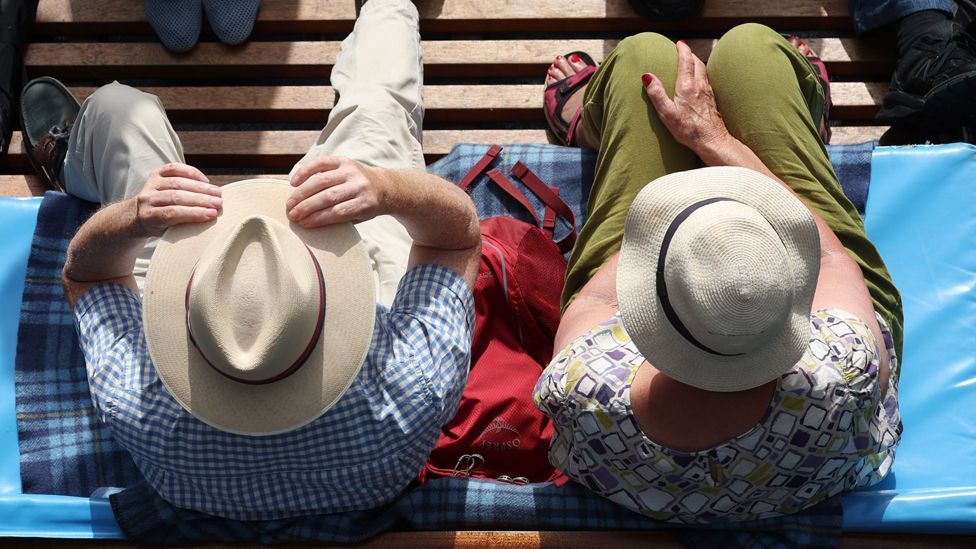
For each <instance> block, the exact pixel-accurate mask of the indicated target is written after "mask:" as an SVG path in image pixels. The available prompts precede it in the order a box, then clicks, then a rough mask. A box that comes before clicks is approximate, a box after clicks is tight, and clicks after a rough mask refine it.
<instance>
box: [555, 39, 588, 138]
mask: <svg viewBox="0 0 976 549" xmlns="http://www.w3.org/2000/svg"><path fill="white" fill-rule="evenodd" d="M572 55H576V56H579V58H580V60H581V61H583V63H585V64H586V67H585V68H584V69H583V70H581V71H580V72H578V73H576V74H574V75H572V76H569V77H567V78H563V79H562V80H556V81H555V82H553V83H551V84H549V85H548V86H546V90H545V92H544V95H543V99H544V102H543V106H542V110H543V112H545V114H546V121H548V122H549V127H550V128H551V129H552V131H553V133H555V134H556V137H558V138H559V140H560V141H561V142H562V143H563V144H564V145H567V146H570V147H572V146H576V126H578V125H579V121H580V115H582V114H583V108H582V107H580V108H579V109H577V110H576V113H574V114H573V117H572V118H571V119H570V120H566V119H565V118H563V115H562V112H563V107H564V106H565V105H566V101H569V98H570V97H572V96H573V94H575V93H576V92H577V91H578V90H579V88H581V87H583V86H585V85H586V84H587V83H588V82H589V81H590V78H592V77H593V73H595V72H596V63H595V62H594V61H593V58H592V57H590V56H589V55H587V54H586V53H584V52H581V51H574V52H570V53H567V54H566V55H565V57H567V58H568V57H570V56H572Z"/></svg>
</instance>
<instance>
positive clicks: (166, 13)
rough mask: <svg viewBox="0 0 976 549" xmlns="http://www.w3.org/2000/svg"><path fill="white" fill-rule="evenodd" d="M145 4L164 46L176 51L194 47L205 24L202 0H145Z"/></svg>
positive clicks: (153, 26)
mask: <svg viewBox="0 0 976 549" xmlns="http://www.w3.org/2000/svg"><path fill="white" fill-rule="evenodd" d="M143 4H144V6H145V10H146V19H147V20H148V21H149V24H150V25H152V28H153V30H155V31H156V36H158V37H159V41H160V42H162V43H163V47H165V48H166V49H168V50H169V51H171V52H174V53H184V52H188V51H190V50H191V49H193V46H195V45H196V44H197V40H198V39H199V38H200V28H201V26H202V25H203V1H202V0H143Z"/></svg>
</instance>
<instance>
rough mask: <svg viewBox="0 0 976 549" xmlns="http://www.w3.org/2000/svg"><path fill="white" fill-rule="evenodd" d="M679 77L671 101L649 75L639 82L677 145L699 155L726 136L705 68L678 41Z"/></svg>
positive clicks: (662, 87) (727, 135)
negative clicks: (642, 83) (641, 82)
mask: <svg viewBox="0 0 976 549" xmlns="http://www.w3.org/2000/svg"><path fill="white" fill-rule="evenodd" d="M677 48H678V76H677V78H676V80H675V83H674V99H671V98H670V97H668V92H667V91H666V90H665V89H664V85H663V84H662V83H661V80H660V79H659V78H657V77H655V76H654V75H652V74H645V75H643V76H642V77H641V78H642V80H643V82H644V92H645V93H646V94H647V97H648V99H650V100H651V103H652V104H653V105H654V109H655V110H657V114H658V117H659V118H660V119H661V122H663V123H664V126H665V127H666V128H667V129H668V131H670V132H671V135H672V136H674V138H675V140H677V141H678V143H681V144H682V145H684V146H686V147H688V148H689V149H691V150H692V151H694V152H696V153H699V152H700V151H702V150H703V149H705V148H707V147H712V146H714V145H715V144H718V143H721V142H722V141H724V140H726V139H727V138H728V137H730V136H729V131H728V129H727V128H726V127H725V122H724V121H723V120H722V115H721V114H720V113H719V112H718V107H717V106H716V104H715V93H714V92H713V91H712V86H711V84H709V83H708V76H707V74H706V72H705V64H704V63H702V61H701V59H699V58H698V56H696V55H695V54H694V53H692V51H691V48H689V47H688V45H687V44H685V43H684V42H683V41H679V42H678V44H677Z"/></svg>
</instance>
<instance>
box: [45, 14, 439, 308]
mask: <svg viewBox="0 0 976 549" xmlns="http://www.w3.org/2000/svg"><path fill="white" fill-rule="evenodd" d="M418 29H419V17H418V15H417V10H416V8H415V7H414V6H413V4H412V3H411V2H409V1H407V0H370V1H369V2H367V3H366V5H365V6H363V9H362V12H361V13H360V17H359V19H358V20H357V21H356V25H355V27H354V29H353V31H352V33H351V34H350V35H349V36H348V37H347V38H346V39H345V40H343V42H342V46H341V49H340V52H339V55H338V57H337V59H336V63H335V66H334V67H333V69H332V78H331V79H332V86H333V88H334V89H335V92H336V94H337V95H338V99H337V101H336V103H335V106H334V107H333V109H332V112H331V113H330V114H329V119H328V121H327V122H326V125H325V128H324V129H323V130H322V132H321V134H319V137H318V139H317V140H316V142H315V144H314V145H312V147H311V149H309V151H308V153H307V154H306V155H305V156H304V157H303V158H302V159H301V161H299V164H302V163H304V162H308V161H309V160H311V159H313V158H315V157H318V156H344V157H348V158H352V159H354V160H356V161H358V162H361V163H363V164H365V165H368V166H378V167H384V168H401V169H416V170H423V169H425V165H424V155H423V150H422V146H421V128H422V125H423V116H424V108H423V59H422V53H421V51H420V35H419V32H418ZM169 162H185V159H184V156H183V146H182V145H181V144H180V139H179V137H178V136H177V135H176V132H175V131H174V130H173V127H172V126H171V125H170V123H169V120H168V119H167V118H166V112H165V110H164V109H163V105H162V104H161V103H160V101H159V99H158V98H157V97H156V96H154V95H150V94H147V93H144V92H141V91H139V90H136V89H134V88H131V87H129V86H125V85H122V84H119V83H118V82H114V83H112V84H109V85H107V86H103V87H102V88H100V89H99V90H98V91H96V92H95V93H93V94H92V95H91V97H89V98H88V99H87V100H86V101H85V102H84V104H83V105H82V106H81V112H80V113H79V114H78V118H77V120H76V122H75V126H74V130H73V131H72V134H71V138H70V140H69V143H68V154H67V156H66V157H65V164H64V171H63V178H64V180H65V185H66V187H67V190H68V192H69V193H71V194H73V195H75V196H77V197H79V198H83V199H85V200H89V201H92V202H98V203H100V204H108V203H111V202H115V201H118V200H122V199H124V198H128V197H130V196H133V195H135V194H138V193H139V191H140V190H141V189H142V186H143V185H144V184H145V182H146V180H147V179H148V178H149V174H150V173H151V172H152V171H153V170H155V169H156V168H158V167H160V166H162V165H164V164H167V163H169ZM293 171H294V170H293ZM356 228H357V229H358V230H359V232H360V234H361V235H362V237H363V240H364V242H365V244H366V249H367V251H368V253H369V256H370V259H371V261H372V264H373V273H374V276H375V279H376V293H377V296H376V297H377V302H378V303H383V304H385V305H389V304H390V303H392V301H393V297H394V295H395V294H396V289H397V285H398V284H399V282H400V278H401V277H402V276H403V274H404V273H405V272H406V269H407V260H408V258H409V255H410V247H411V245H412V243H413V242H412V240H411V238H410V236H409V235H408V234H407V231H406V229H405V228H404V227H403V226H402V225H401V224H400V223H399V222H397V221H396V220H395V219H393V218H392V217H390V216H380V217H377V218H375V219H371V220H369V221H366V222H363V223H359V224H357V225H356ZM155 247H156V240H155V239H152V240H151V241H150V242H149V243H148V244H147V246H146V249H145V250H144V251H143V253H142V254H141V255H140V256H139V258H138V259H137V260H136V266H135V269H134V275H135V277H136V282H137V283H138V285H139V289H140V291H143V290H144V285H145V276H146V273H147V271H148V269H149V263H150V259H151V258H152V253H153V251H155Z"/></svg>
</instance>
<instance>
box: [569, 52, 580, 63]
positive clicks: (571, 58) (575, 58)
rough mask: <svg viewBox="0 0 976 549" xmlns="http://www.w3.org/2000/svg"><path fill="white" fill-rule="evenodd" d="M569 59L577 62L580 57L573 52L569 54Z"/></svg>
mask: <svg viewBox="0 0 976 549" xmlns="http://www.w3.org/2000/svg"><path fill="white" fill-rule="evenodd" d="M569 60H570V61H572V62H573V63H579V60H580V58H579V56H578V55H576V54H575V53H574V54H573V55H570V56H569Z"/></svg>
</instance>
